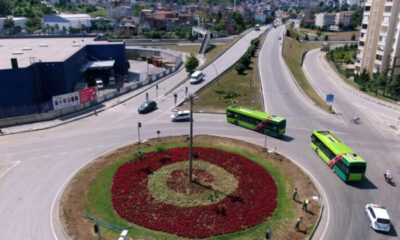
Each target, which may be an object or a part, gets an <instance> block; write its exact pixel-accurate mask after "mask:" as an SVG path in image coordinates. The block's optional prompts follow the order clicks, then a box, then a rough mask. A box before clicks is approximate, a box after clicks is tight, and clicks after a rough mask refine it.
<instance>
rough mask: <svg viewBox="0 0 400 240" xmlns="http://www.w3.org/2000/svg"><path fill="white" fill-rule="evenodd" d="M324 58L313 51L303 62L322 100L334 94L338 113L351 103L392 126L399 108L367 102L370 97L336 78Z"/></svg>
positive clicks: (399, 114) (317, 51)
mask: <svg viewBox="0 0 400 240" xmlns="http://www.w3.org/2000/svg"><path fill="white" fill-rule="evenodd" d="M324 57H325V54H324V53H322V52H321V51H319V50H313V51H311V52H309V53H308V54H307V56H306V58H305V61H304V69H305V71H306V72H307V73H308V75H309V76H310V79H309V80H310V82H311V83H312V84H313V86H314V87H315V88H316V90H317V91H318V92H319V93H320V95H321V97H322V98H324V96H326V94H327V93H335V95H336V99H335V100H334V108H335V109H338V110H339V111H340V112H342V111H345V110H346V109H347V107H348V103H349V102H351V103H352V105H353V106H355V107H356V108H357V109H368V113H370V112H374V113H375V114H378V117H384V118H386V119H392V121H391V122H392V124H393V123H394V122H395V120H397V117H398V116H400V111H399V110H398V109H400V108H399V107H396V106H394V105H393V104H390V103H385V104H387V105H389V106H394V107H386V106H384V105H382V104H380V103H379V102H380V101H381V100H374V101H377V102H373V101H371V100H369V99H371V97H370V96H366V95H365V94H364V93H362V92H360V91H358V90H356V89H353V88H352V87H350V86H348V85H347V84H346V83H344V82H343V80H342V79H340V78H339V76H337V74H336V72H334V71H333V70H332V69H331V67H330V66H328V64H327V62H326V60H325V59H324ZM396 108H398V109H396ZM357 109H356V111H357Z"/></svg>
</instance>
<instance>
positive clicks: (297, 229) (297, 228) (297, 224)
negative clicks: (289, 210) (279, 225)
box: [295, 217, 302, 231]
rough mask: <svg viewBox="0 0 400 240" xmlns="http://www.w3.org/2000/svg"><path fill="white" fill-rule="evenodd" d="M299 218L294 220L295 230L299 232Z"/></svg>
mask: <svg viewBox="0 0 400 240" xmlns="http://www.w3.org/2000/svg"><path fill="white" fill-rule="evenodd" d="M301 219H302V218H301V217H299V218H297V220H296V225H295V229H296V231H300V224H301Z"/></svg>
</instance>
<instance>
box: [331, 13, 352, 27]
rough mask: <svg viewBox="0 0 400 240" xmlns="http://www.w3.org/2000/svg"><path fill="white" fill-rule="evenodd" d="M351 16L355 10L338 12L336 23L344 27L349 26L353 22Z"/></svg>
mask: <svg viewBox="0 0 400 240" xmlns="http://www.w3.org/2000/svg"><path fill="white" fill-rule="evenodd" d="M351 16H353V12H338V13H336V18H335V25H337V26H340V25H341V26H342V27H344V28H346V27H348V26H349V25H350V22H351Z"/></svg>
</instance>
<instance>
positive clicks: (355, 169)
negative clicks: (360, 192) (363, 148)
mask: <svg viewBox="0 0 400 240" xmlns="http://www.w3.org/2000/svg"><path fill="white" fill-rule="evenodd" d="M365 169H366V166H365V164H358V165H355V164H352V165H350V167H349V171H350V172H351V173H365Z"/></svg>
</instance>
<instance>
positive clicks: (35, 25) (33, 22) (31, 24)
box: [25, 18, 42, 31]
mask: <svg viewBox="0 0 400 240" xmlns="http://www.w3.org/2000/svg"><path fill="white" fill-rule="evenodd" d="M25 25H26V26H27V27H28V29H30V30H32V31H34V30H37V29H40V28H41V25H42V22H41V20H40V19H39V18H29V19H28V20H26V23H25Z"/></svg>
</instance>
